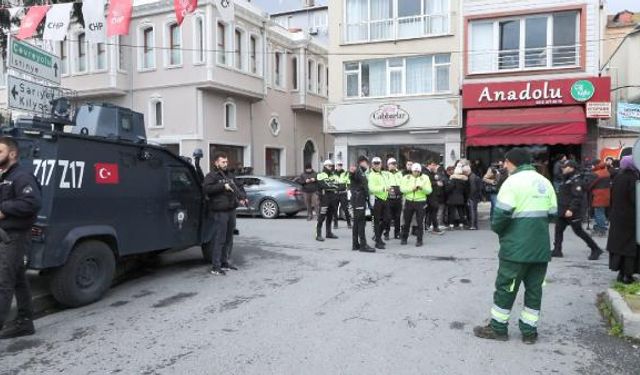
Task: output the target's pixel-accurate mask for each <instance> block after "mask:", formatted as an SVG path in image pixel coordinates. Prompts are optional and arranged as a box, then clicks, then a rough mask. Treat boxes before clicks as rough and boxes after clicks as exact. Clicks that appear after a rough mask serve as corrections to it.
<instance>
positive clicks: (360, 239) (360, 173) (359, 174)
mask: <svg viewBox="0 0 640 375" xmlns="http://www.w3.org/2000/svg"><path fill="white" fill-rule="evenodd" d="M367 169H369V159H367V157H366V156H360V157H359V158H358V166H353V167H351V168H350V169H349V175H350V176H349V178H350V179H351V184H350V185H349V186H350V188H351V207H353V228H352V237H353V250H354V251H362V252H365V253H375V252H376V250H375V249H374V248H372V247H371V246H369V245H367V236H366V234H365V227H366V225H367V216H366V211H367V200H368V199H369V182H368V181H367Z"/></svg>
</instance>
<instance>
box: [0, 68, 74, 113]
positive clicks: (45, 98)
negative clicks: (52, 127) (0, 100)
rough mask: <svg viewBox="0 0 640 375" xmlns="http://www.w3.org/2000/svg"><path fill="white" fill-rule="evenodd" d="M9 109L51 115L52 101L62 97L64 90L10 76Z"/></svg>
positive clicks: (8, 89) (8, 83) (8, 86)
mask: <svg viewBox="0 0 640 375" xmlns="http://www.w3.org/2000/svg"><path fill="white" fill-rule="evenodd" d="M7 93H8V95H9V100H8V103H9V108H13V109H19V110H23V111H28V112H36V113H45V114H49V113H51V101H52V100H54V99H57V98H59V97H61V96H62V90H61V89H59V88H56V87H49V86H45V85H41V84H39V83H36V82H31V81H26V80H24V79H21V78H18V77H14V76H11V75H9V77H8V79H7Z"/></svg>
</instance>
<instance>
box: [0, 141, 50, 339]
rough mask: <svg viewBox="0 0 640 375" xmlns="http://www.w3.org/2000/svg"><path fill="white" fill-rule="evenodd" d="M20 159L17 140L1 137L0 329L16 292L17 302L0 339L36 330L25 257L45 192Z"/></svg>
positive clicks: (23, 334) (31, 332)
mask: <svg viewBox="0 0 640 375" xmlns="http://www.w3.org/2000/svg"><path fill="white" fill-rule="evenodd" d="M18 160H19V150H18V144H17V143H16V142H15V140H13V139H12V138H8V137H0V228H2V231H0V241H1V242H0V330H1V329H2V326H3V325H4V323H5V322H6V320H7V318H8V315H9V309H10V308H11V301H12V299H13V295H14V294H15V296H16V301H17V303H18V317H17V319H16V321H15V324H14V326H13V327H11V328H8V329H5V330H4V331H2V332H0V339H8V338H14V337H20V336H26V335H32V334H34V333H35V329H34V327H33V307H32V305H31V291H30V290H29V283H28V281H27V277H26V269H25V265H24V257H25V255H26V254H27V252H28V250H29V247H30V246H31V227H32V225H33V224H34V223H35V222H36V219H37V215H38V211H39V210H40V206H41V203H42V193H41V191H40V185H38V183H37V182H36V180H35V178H34V176H33V174H32V173H31V172H30V171H29V170H28V169H27V168H24V167H22V166H21V165H20V164H19V163H18Z"/></svg>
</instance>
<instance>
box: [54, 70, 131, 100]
mask: <svg viewBox="0 0 640 375" xmlns="http://www.w3.org/2000/svg"><path fill="white" fill-rule="evenodd" d="M62 87H65V88H68V89H71V90H73V91H74V93H75V97H76V98H78V99H93V98H113V97H118V96H124V95H126V93H127V90H128V89H129V85H128V79H127V75H126V74H124V73H117V74H115V75H114V74H111V73H109V72H108V71H104V72H92V73H86V74H74V75H68V76H63V77H62Z"/></svg>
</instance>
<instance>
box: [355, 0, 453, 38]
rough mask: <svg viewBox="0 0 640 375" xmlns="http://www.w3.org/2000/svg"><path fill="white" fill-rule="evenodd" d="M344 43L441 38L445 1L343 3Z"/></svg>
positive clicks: (357, 0) (447, 15) (446, 18)
mask: <svg viewBox="0 0 640 375" xmlns="http://www.w3.org/2000/svg"><path fill="white" fill-rule="evenodd" d="M345 1H346V9H345V20H344V24H345V26H344V30H343V32H344V35H343V38H344V40H345V41H346V42H368V41H376V40H393V39H406V38H416V37H426V36H433V35H442V34H446V33H448V32H449V24H450V20H451V17H450V10H449V0H345Z"/></svg>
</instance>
